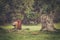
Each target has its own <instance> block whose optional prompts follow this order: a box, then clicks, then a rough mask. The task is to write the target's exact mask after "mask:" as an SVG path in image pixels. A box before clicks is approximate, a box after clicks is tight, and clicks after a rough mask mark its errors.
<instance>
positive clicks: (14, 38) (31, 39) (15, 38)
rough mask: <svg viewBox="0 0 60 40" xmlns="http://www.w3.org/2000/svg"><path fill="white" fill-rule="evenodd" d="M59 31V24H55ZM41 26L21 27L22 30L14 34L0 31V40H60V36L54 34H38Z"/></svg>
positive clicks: (8, 27) (8, 26)
mask: <svg viewBox="0 0 60 40" xmlns="http://www.w3.org/2000/svg"><path fill="white" fill-rule="evenodd" d="M55 25H56V28H57V29H60V24H55ZM2 27H3V26H2ZM3 28H4V29H6V30H7V29H11V28H13V26H11V25H7V26H4V27H3ZM40 28H41V25H28V26H27V25H23V26H22V30H20V31H15V32H6V30H1V31H0V40H60V34H59V33H54V32H40V31H39V30H40Z"/></svg>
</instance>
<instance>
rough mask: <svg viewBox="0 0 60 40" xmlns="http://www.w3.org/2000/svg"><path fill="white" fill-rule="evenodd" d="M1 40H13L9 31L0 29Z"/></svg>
mask: <svg viewBox="0 0 60 40" xmlns="http://www.w3.org/2000/svg"><path fill="white" fill-rule="evenodd" d="M0 40H11V37H10V36H9V34H8V32H7V30H5V29H3V28H0Z"/></svg>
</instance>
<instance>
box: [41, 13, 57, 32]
mask: <svg viewBox="0 0 60 40" xmlns="http://www.w3.org/2000/svg"><path fill="white" fill-rule="evenodd" d="M41 24H42V28H41V31H56V30H55V27H54V22H53V18H52V17H50V16H49V15H47V14H43V15H42V16H41Z"/></svg>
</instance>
